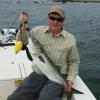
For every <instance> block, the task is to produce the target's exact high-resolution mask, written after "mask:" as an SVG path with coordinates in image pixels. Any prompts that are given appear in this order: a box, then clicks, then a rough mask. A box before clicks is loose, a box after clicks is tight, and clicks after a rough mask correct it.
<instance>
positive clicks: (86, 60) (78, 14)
mask: <svg viewBox="0 0 100 100" xmlns="http://www.w3.org/2000/svg"><path fill="white" fill-rule="evenodd" d="M33 1H34V0H0V29H3V28H18V27H19V21H18V15H19V13H20V12H22V11H26V12H28V14H29V26H30V28H32V27H33V26H36V25H47V14H48V10H49V8H50V7H51V6H53V5H60V6H62V7H64V9H65V12H66V18H65V23H64V28H65V30H66V31H68V32H71V33H72V34H74V36H75V37H76V39H77V46H78V51H79V55H80V59H81V63H80V71H79V75H80V76H81V78H82V79H83V80H84V82H85V83H86V84H87V86H88V87H89V89H90V90H91V91H92V93H93V94H94V95H95V97H96V98H97V100H100V4H99V3H78V2H77V3H74V2H73V3H64V4H62V3H54V2H50V1H49V2H47V1H46V0H39V3H35V2H33ZM36 1H37V0H36Z"/></svg>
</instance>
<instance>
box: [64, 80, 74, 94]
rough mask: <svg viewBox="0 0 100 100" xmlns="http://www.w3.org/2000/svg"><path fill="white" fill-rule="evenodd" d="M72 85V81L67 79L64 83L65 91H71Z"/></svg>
mask: <svg viewBox="0 0 100 100" xmlns="http://www.w3.org/2000/svg"><path fill="white" fill-rule="evenodd" d="M72 85H73V82H72V81H70V80H66V83H65V84H64V90H65V92H67V93H70V92H71V90H72Z"/></svg>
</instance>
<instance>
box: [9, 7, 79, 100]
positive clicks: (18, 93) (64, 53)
mask: <svg viewBox="0 0 100 100" xmlns="http://www.w3.org/2000/svg"><path fill="white" fill-rule="evenodd" d="M19 19H20V23H21V27H20V31H19V32H18V34H17V40H21V41H22V42H23V44H24V45H27V44H28V35H27V33H28V32H27V29H26V24H25V22H26V21H28V15H27V14H23V13H22V14H20V15H19ZM64 21H65V11H64V9H63V8H62V7H60V6H53V7H52V8H51V9H50V10H49V12H48V26H37V27H34V28H33V29H32V30H31V32H30V33H31V38H32V41H33V42H34V43H35V45H36V46H37V48H38V49H39V50H40V49H41V48H42V49H41V50H40V51H39V52H42V51H44V52H45V54H46V55H47V56H48V58H49V59H50V61H51V62H52V63H53V65H54V67H55V69H56V70H57V71H58V73H60V74H61V75H62V77H63V78H64V79H65V83H64V84H63V85H61V84H58V83H56V82H54V81H51V80H49V79H48V77H47V76H45V75H44V74H43V72H41V70H40V69H39V68H38V67H37V66H33V72H32V73H31V74H30V75H29V76H28V77H27V78H25V80H24V81H23V83H22V84H21V85H20V86H19V87H18V88H17V89H16V90H15V91H14V92H13V93H12V94H11V95H10V96H9V97H8V99H7V100H62V96H63V93H64V92H66V93H70V92H71V90H72V85H73V82H74V80H75V78H76V76H77V74H78V69H79V63H80V60H79V56H78V51H77V47H76V40H75V37H74V36H73V35H72V34H71V33H69V32H67V31H65V30H64V28H63V24H64ZM47 67H48V66H47Z"/></svg>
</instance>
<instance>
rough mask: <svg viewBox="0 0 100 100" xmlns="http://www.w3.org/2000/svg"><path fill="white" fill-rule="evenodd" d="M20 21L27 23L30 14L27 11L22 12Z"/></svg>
mask: <svg viewBox="0 0 100 100" xmlns="http://www.w3.org/2000/svg"><path fill="white" fill-rule="evenodd" d="M19 22H20V24H22V25H23V24H25V23H26V22H28V14H27V13H26V12H22V13H21V14H20V15H19Z"/></svg>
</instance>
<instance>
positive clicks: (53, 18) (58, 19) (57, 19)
mask: <svg viewBox="0 0 100 100" xmlns="http://www.w3.org/2000/svg"><path fill="white" fill-rule="evenodd" d="M49 18H50V19H51V20H52V21H55V20H56V21H58V22H62V21H63V20H64V18H62V17H59V18H56V17H54V16H49Z"/></svg>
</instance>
